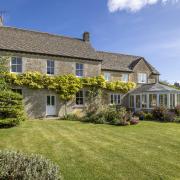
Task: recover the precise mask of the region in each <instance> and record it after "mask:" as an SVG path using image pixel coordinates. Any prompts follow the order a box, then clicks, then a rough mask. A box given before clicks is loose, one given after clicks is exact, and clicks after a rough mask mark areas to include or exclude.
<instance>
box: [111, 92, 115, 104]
mask: <svg viewBox="0 0 180 180" xmlns="http://www.w3.org/2000/svg"><path fill="white" fill-rule="evenodd" d="M111 104H114V96H113V94H111Z"/></svg>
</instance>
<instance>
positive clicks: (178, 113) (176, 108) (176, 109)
mask: <svg viewBox="0 0 180 180" xmlns="http://www.w3.org/2000/svg"><path fill="white" fill-rule="evenodd" d="M175 113H176V115H177V116H180V105H178V106H176V107H175Z"/></svg>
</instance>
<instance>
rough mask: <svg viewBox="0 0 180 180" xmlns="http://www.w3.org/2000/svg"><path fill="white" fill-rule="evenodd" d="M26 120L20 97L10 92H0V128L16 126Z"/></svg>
mask: <svg viewBox="0 0 180 180" xmlns="http://www.w3.org/2000/svg"><path fill="white" fill-rule="evenodd" d="M25 119H26V117H25V114H24V107H23V104H22V96H21V95H20V94H17V93H14V92H12V91H10V90H9V91H1V92H0V127H11V126H16V125H18V124H19V123H20V122H21V121H24V120H25Z"/></svg>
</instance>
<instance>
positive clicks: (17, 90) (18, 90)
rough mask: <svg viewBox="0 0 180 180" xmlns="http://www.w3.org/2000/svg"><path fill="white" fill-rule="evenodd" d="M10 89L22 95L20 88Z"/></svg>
mask: <svg viewBox="0 0 180 180" xmlns="http://www.w3.org/2000/svg"><path fill="white" fill-rule="evenodd" d="M12 91H13V92H15V93H18V94H21V95H22V89H12Z"/></svg>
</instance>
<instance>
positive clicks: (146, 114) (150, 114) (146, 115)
mask: <svg viewBox="0 0 180 180" xmlns="http://www.w3.org/2000/svg"><path fill="white" fill-rule="evenodd" d="M144 119H145V120H153V119H154V117H153V115H152V113H145V114H144Z"/></svg>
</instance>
